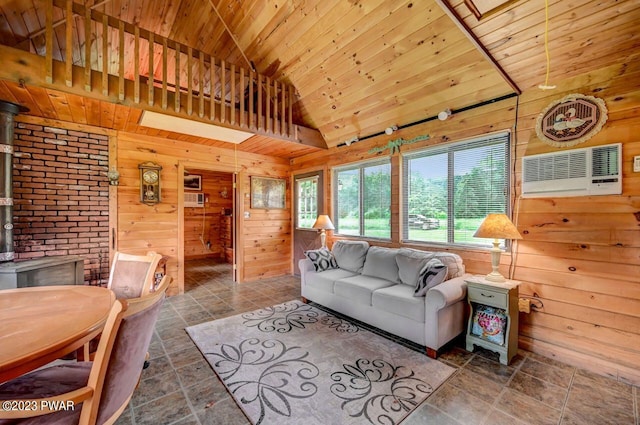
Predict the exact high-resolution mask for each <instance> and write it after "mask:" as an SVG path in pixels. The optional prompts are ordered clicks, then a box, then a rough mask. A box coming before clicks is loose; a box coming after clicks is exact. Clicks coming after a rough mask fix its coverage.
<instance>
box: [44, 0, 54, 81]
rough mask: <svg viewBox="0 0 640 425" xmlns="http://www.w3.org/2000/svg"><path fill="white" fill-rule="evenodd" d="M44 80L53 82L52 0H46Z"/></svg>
mask: <svg viewBox="0 0 640 425" xmlns="http://www.w3.org/2000/svg"><path fill="white" fill-rule="evenodd" d="M46 3H47V4H46V11H45V14H46V24H45V25H46V34H45V49H46V52H45V81H46V82H47V83H48V84H51V83H53V0H47V2H46Z"/></svg>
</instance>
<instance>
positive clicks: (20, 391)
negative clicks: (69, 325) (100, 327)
mask: <svg viewBox="0 0 640 425" xmlns="http://www.w3.org/2000/svg"><path fill="white" fill-rule="evenodd" d="M170 280H171V279H170V278H168V277H167V276H165V277H163V279H162V281H161V282H160V285H159V287H158V289H157V290H156V291H154V292H152V293H151V294H148V295H145V296H142V297H139V298H132V299H126V300H125V299H118V300H116V302H115V303H114V305H113V307H112V308H111V312H110V313H109V317H108V319H107V322H106V324H105V327H104V331H103V333H102V338H100V343H99V345H98V351H97V353H96V356H95V359H94V361H92V362H69V363H65V364H59V365H54V366H50V367H45V368H42V369H38V370H36V371H34V372H31V373H28V374H26V375H23V376H21V377H18V378H16V379H13V380H11V381H7V382H5V383H4V384H2V385H0V400H11V402H12V403H15V404H16V406H27V407H30V408H32V409H25V408H22V409H19V410H6V409H0V424H21V425H27V424H29V425H35V424H47V425H49V424H61V425H62V424H65V425H67V424H74V425H75V424H81V425H93V424H101V425H102V424H112V423H114V422H115V421H116V420H117V419H118V417H119V416H120V415H121V414H122V412H123V411H124V409H125V408H126V406H127V404H128V403H129V400H130V399H131V396H132V395H133V392H134V390H135V388H136V387H137V385H138V382H139V379H140V375H141V373H142V365H143V363H144V360H145V355H146V353H147V350H148V349H149V343H150V342H151V337H152V334H153V329H154V327H155V323H156V321H157V319H158V315H159V313H160V309H161V307H162V303H163V301H164V298H165V293H166V290H167V287H168V286H169V282H170ZM21 402H22V403H21ZM3 406H4V404H3Z"/></svg>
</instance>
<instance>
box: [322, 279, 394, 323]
mask: <svg viewBox="0 0 640 425" xmlns="http://www.w3.org/2000/svg"><path fill="white" fill-rule="evenodd" d="M392 285H394V283H392V282H389V281H388V280H385V279H380V278H379V277H373V276H362V275H355V276H351V277H347V278H344V279H340V280H337V281H336V282H335V285H334V289H333V292H334V293H335V294H336V296H339V297H342V298H344V299H345V300H349V301H350V302H354V303H358V304H364V305H371V296H372V293H373V291H376V290H378V289H380V288H386V287H387V286H392ZM346 314H349V313H346Z"/></svg>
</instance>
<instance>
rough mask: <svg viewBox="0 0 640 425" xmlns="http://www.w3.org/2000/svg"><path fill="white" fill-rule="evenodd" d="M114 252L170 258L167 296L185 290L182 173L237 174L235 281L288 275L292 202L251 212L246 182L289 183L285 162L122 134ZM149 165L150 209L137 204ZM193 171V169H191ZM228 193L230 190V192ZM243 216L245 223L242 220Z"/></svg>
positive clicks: (118, 147)
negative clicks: (157, 173) (153, 189)
mask: <svg viewBox="0 0 640 425" xmlns="http://www.w3.org/2000/svg"><path fill="white" fill-rule="evenodd" d="M117 160H118V171H120V176H121V177H120V185H119V186H118V211H117V219H118V232H117V239H118V249H119V250H122V251H127V252H136V251H140V252H145V251H148V250H155V251H157V252H160V253H162V254H164V255H167V256H169V257H170V259H169V261H168V263H167V273H168V274H170V275H171V276H173V277H174V283H173V284H172V286H171V287H170V293H172V294H174V293H177V292H178V291H179V290H181V288H183V285H184V282H183V281H182V273H183V272H184V269H183V266H184V265H183V264H181V263H180V261H179V245H180V243H181V242H182V239H181V238H180V235H179V228H180V224H179V222H180V218H181V216H182V213H181V212H179V208H178V205H179V203H178V196H179V194H181V193H182V187H181V186H180V187H179V185H182V184H183V176H182V175H179V170H180V167H181V166H182V168H184V167H185V166H188V167H187V168H188V169H189V170H191V169H208V170H211V171H218V172H223V173H233V172H234V171H238V183H239V184H238V189H237V194H236V196H237V197H238V199H241V200H242V201H241V202H238V203H237V208H236V214H237V215H238V217H239V220H238V223H237V230H238V240H237V247H236V252H237V255H238V256H239V257H237V259H236V262H237V267H238V279H239V281H240V282H242V281H251V280H257V279H260V278H261V277H263V276H277V275H284V274H288V273H290V272H291V255H290V248H289V247H290V245H291V231H290V226H289V223H290V212H289V208H288V207H289V206H290V201H289V199H287V209H284V210H251V208H250V203H249V202H250V197H249V182H250V178H249V177H250V176H252V175H259V176H268V177H279V178H287V177H288V175H289V169H290V166H289V161H288V160H286V159H281V158H273V157H269V156H264V155H256V154H247V153H240V152H238V153H237V155H236V153H235V152H234V150H232V149H221V148H216V147H212V146H204V145H198V144H192V143H187V142H183V141H179V140H169V139H164V138H157V137H151V136H142V135H139V134H131V133H125V132H119V133H118V140H117ZM145 161H153V162H156V163H158V164H160V165H161V166H162V167H163V168H162V171H161V179H162V202H161V203H159V204H157V205H154V206H148V205H144V204H142V203H140V200H139V181H140V177H139V172H138V164H140V163H142V162H145ZM192 165H195V166H192ZM229 190H231V188H230V189H229ZM245 212H247V213H249V217H245ZM273 241H278V243H279V244H282V245H284V246H286V247H287V248H286V249H285V250H284V251H280V252H278V253H277V254H274V253H273V250H272V249H271V246H272V244H273V243H274V242H273Z"/></svg>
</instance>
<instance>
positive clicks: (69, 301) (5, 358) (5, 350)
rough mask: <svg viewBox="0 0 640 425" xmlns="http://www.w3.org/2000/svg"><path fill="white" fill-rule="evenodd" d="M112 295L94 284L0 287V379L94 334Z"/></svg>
mask: <svg viewBox="0 0 640 425" xmlns="http://www.w3.org/2000/svg"><path fill="white" fill-rule="evenodd" d="M114 302H115V294H114V293H113V291H111V290H110V289H107V288H102V287H98V286H74V285H64V286H39V287H29V288H19V289H8V290H1V291H0V382H5V381H7V380H10V379H13V378H15V377H17V376H20V375H22V374H24V373H27V372H29V371H31V370H34V369H37V368H38V367H40V366H43V365H45V364H47V363H49V362H51V361H53V360H56V359H59V358H61V357H63V356H64V355H66V354H69V353H71V352H73V351H75V350H77V349H78V348H80V347H82V346H83V345H84V344H85V343H86V342H88V341H90V340H91V339H92V338H94V337H96V336H98V335H99V334H100V333H101V332H102V329H103V327H104V324H105V322H106V320H107V317H108V315H109V311H110V310H111V306H112V305H113V303H114Z"/></svg>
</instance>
